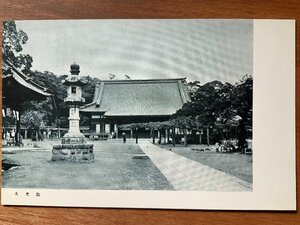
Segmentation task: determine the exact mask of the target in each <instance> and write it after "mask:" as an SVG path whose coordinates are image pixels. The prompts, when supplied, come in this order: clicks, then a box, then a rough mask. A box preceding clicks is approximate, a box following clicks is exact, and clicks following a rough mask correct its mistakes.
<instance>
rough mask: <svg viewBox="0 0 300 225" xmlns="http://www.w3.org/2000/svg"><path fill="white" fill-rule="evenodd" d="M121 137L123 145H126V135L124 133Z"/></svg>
mask: <svg viewBox="0 0 300 225" xmlns="http://www.w3.org/2000/svg"><path fill="white" fill-rule="evenodd" d="M122 137H123V143H124V144H125V143H126V134H125V132H123V133H122Z"/></svg>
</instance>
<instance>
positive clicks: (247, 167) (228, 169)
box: [160, 145, 253, 183]
mask: <svg viewBox="0 0 300 225" xmlns="http://www.w3.org/2000/svg"><path fill="white" fill-rule="evenodd" d="M160 147H162V148H165V149H167V150H171V151H173V152H175V153H177V154H179V155H182V156H184V157H186V158H189V159H192V160H195V161H197V162H200V163H202V164H204V165H207V166H210V167H212V168H215V169H217V170H220V171H223V172H225V173H229V174H231V175H234V176H236V177H239V178H240V179H242V180H245V181H248V182H250V183H253V175H252V172H253V171H252V156H249V155H244V154H240V153H218V152H212V151H193V150H192V149H193V148H198V149H205V148H206V147H207V146H204V145H203V146H199V145H190V146H187V147H183V146H180V145H177V146H176V147H173V146H172V145H161V146H160Z"/></svg>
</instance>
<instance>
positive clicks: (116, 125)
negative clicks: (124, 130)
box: [114, 124, 119, 138]
mask: <svg viewBox="0 0 300 225" xmlns="http://www.w3.org/2000/svg"><path fill="white" fill-rule="evenodd" d="M114 130H115V133H116V138H119V131H118V124H115V129H114Z"/></svg>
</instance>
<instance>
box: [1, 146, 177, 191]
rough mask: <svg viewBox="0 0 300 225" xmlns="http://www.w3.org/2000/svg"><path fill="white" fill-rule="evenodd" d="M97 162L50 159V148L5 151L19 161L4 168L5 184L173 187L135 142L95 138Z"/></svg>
mask: <svg viewBox="0 0 300 225" xmlns="http://www.w3.org/2000/svg"><path fill="white" fill-rule="evenodd" d="M93 144H94V151H95V161H94V163H77V164H75V163H70V162H51V161H50V159H51V155H52V153H51V148H49V145H48V148H47V149H45V150H25V151H15V152H13V153H14V154H7V153H5V152H4V153H3V154H2V158H3V159H4V160H5V162H11V163H15V164H19V165H21V166H18V167H13V168H11V169H10V170H7V171H4V172H2V187H6V188H47V189H98V190H173V187H172V185H171V184H170V183H169V181H168V180H167V179H166V178H165V177H164V176H163V175H162V174H161V172H160V171H159V170H158V169H157V168H156V166H155V165H154V164H153V163H152V162H151V160H150V159H141V158H137V159H133V156H143V155H144V152H143V151H142V150H141V149H140V148H139V146H138V145H136V144H134V143H126V144H123V143H121V141H120V142H94V143H93Z"/></svg>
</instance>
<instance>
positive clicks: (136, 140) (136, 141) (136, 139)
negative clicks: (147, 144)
mask: <svg viewBox="0 0 300 225" xmlns="http://www.w3.org/2000/svg"><path fill="white" fill-rule="evenodd" d="M131 131H132V129H131ZM135 135H136V136H135V143H136V144H137V143H138V139H139V132H138V128H136V134H135Z"/></svg>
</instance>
